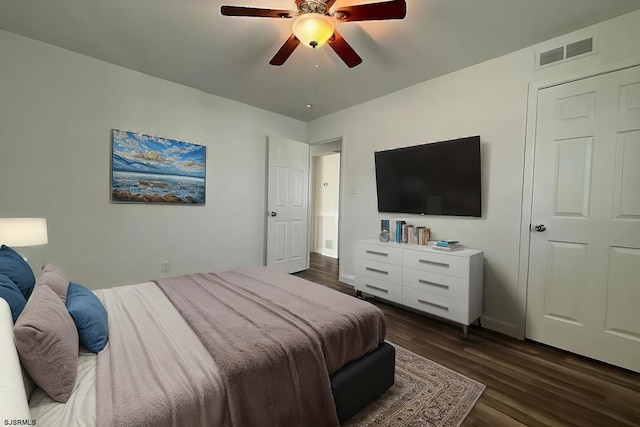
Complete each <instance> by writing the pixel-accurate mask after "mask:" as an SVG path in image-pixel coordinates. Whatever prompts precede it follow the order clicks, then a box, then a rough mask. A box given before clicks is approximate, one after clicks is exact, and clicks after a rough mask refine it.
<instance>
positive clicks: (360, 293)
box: [356, 291, 364, 299]
mask: <svg viewBox="0 0 640 427" xmlns="http://www.w3.org/2000/svg"><path fill="white" fill-rule="evenodd" d="M356 298H359V299H364V297H363V296H362V292H361V291H356Z"/></svg>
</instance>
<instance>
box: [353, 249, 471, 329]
mask: <svg viewBox="0 0 640 427" xmlns="http://www.w3.org/2000/svg"><path fill="white" fill-rule="evenodd" d="M482 266H483V254H482V252H481V251H477V250H474V249H463V250H459V251H452V252H444V251H438V250H435V249H433V248H432V247H431V246H418V245H408V244H402V243H392V242H380V241H379V240H375V239H372V240H361V241H359V242H357V243H356V270H355V279H356V286H355V288H356V292H357V293H358V295H361V293H366V294H369V295H373V296H376V297H379V298H382V299H385V300H387V301H391V302H395V303H398V304H402V305H404V306H407V307H411V308H413V309H416V310H419V311H423V312H425V313H430V314H433V315H436V316H439V317H442V318H445V319H448V320H451V321H454V322H456V323H460V324H461V325H462V327H463V333H464V336H465V338H466V337H467V334H468V326H469V325H470V324H471V323H473V322H474V321H476V320H478V319H479V318H480V316H482Z"/></svg>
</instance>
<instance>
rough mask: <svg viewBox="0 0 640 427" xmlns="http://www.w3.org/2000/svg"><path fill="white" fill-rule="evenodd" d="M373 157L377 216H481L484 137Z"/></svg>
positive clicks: (390, 151)
mask: <svg viewBox="0 0 640 427" xmlns="http://www.w3.org/2000/svg"><path fill="white" fill-rule="evenodd" d="M374 155H375V164H376V187H377V191H378V211H379V212H395V213H410V214H411V213H412V214H422V215H455V216H470V217H480V216H482V200H481V197H480V136H471V137H467V138H460V139H454V140H451V141H443V142H433V143H430V144H422V145H416V146H413V147H405V148H397V149H393V150H385V151H376V152H375V153H374Z"/></svg>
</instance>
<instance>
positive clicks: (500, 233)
mask: <svg viewBox="0 0 640 427" xmlns="http://www.w3.org/2000/svg"><path fill="white" fill-rule="evenodd" d="M591 35H596V36H597V37H598V40H599V52H598V53H597V54H595V55H591V56H587V57H584V58H580V59H575V60H573V61H569V62H567V63H564V64H560V65H556V66H552V67H548V68H545V69H542V70H539V71H535V69H534V53H535V52H536V51H537V50H542V51H544V50H547V49H549V48H553V47H556V46H559V45H561V44H564V43H569V42H573V41H577V40H581V39H583V38H586V37H589V36H591ZM638 40H640V12H634V13H631V14H628V15H625V16H622V17H619V18H616V19H613V20H611V21H607V22H605V23H602V24H599V25H597V26H594V27H591V28H587V29H585V30H581V31H579V32H577V33H574V34H570V35H567V36H564V37H560V38H558V39H555V40H552V41H549V42H545V43H543V44H541V45H538V46H534V47H531V48H527V49H523V50H521V51H518V52H514V53H512V54H509V55H506V56H503V57H500V58H497V59H494V60H491V61H488V62H484V63H481V64H478V65H476V66H473V67H470V68H467V69H464V70H461V71H458V72H455V73H451V74H448V75H445V76H443V77H440V78H437V79H434V80H430V81H426V82H423V83H420V84H417V85H414V86H411V87H409V88H406V89H404V90H401V91H398V92H395V93H393V94H390V95H387V96H384V97H381V98H378V99H376V100H373V101H370V102H367V103H363V104H360V105H358V106H355V107H352V108H349V109H346V110H343V111H340V112H338V113H335V114H332V115H329V116H326V117H323V118H320V119H317V120H314V121H312V122H309V129H308V137H307V139H308V141H310V142H311V143H313V142H315V141H323V140H327V139H331V138H336V137H342V138H343V151H342V155H343V156H344V160H343V162H344V163H343V164H344V167H343V179H344V188H345V189H346V191H345V192H344V195H343V199H342V203H343V204H344V206H343V218H342V224H343V227H342V228H341V255H340V266H341V269H342V275H341V280H343V281H345V282H349V281H352V279H353V277H352V275H353V270H354V244H355V242H356V241H357V240H359V239H365V238H376V237H377V235H378V233H379V228H380V226H379V224H380V219H381V218H391V219H392V220H394V219H398V218H402V219H406V220H408V221H410V222H412V223H414V224H416V225H424V226H428V227H430V228H431V232H432V238H433V239H458V240H461V241H462V242H463V243H464V244H465V245H467V246H469V247H472V248H477V249H481V250H483V251H484V253H485V264H484V317H483V325H485V326H488V327H490V328H492V329H495V330H499V331H502V332H504V333H508V334H511V335H516V333H517V331H518V330H520V329H521V328H522V325H519V319H518V313H517V302H518V295H517V294H518V265H519V243H520V219H521V205H522V202H523V200H522V198H523V169H524V155H525V129H526V126H527V123H526V118H527V97H528V85H529V84H530V83H532V82H537V81H541V80H548V81H554V80H555V81H558V82H560V81H563V80H566V79H569V78H573V77H577V76H583V75H585V73H588V72H589V70H593V71H601V70H602V69H603V64H609V66H608V68H613V67H615V66H617V65H621V64H622V65H628V64H629V63H640V57H639V55H640V43H638ZM630 58H632V59H630ZM476 134H479V135H480V136H481V139H482V148H481V151H482V168H483V171H482V175H483V176H482V181H483V182H482V191H483V200H482V202H483V214H482V218H480V219H465V218H452V217H437V216H433V217H432V216H428V217H420V216H416V215H388V214H379V213H378V212H377V204H376V203H377V202H376V188H375V170H374V161H373V152H374V151H376V150H382V149H388V148H393V147H399V146H407V145H416V144H421V143H425V142H432V141H441V140H447V139H451V138H457V137H461V136H468V135H476Z"/></svg>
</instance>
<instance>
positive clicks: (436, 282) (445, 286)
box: [402, 268, 469, 302]
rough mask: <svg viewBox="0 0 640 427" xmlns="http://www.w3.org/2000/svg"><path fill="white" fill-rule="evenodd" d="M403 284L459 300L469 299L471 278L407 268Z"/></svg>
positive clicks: (404, 272)
mask: <svg viewBox="0 0 640 427" xmlns="http://www.w3.org/2000/svg"><path fill="white" fill-rule="evenodd" d="M402 284H403V285H404V286H408V287H410V288H413V289H418V290H421V291H425V292H430V293H433V294H437V295H442V296H443V297H447V298H453V299H455V300H458V301H463V302H467V301H469V280H467V279H462V278H460V277H453V276H445V275H444V274H438V273H432V272H430V271H423V270H415V269H413V268H405V269H404V270H403V271H402Z"/></svg>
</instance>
